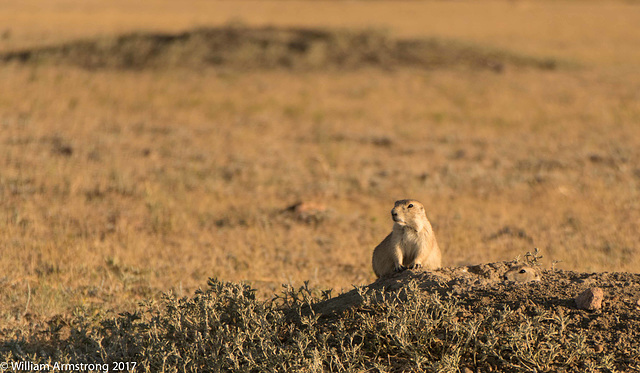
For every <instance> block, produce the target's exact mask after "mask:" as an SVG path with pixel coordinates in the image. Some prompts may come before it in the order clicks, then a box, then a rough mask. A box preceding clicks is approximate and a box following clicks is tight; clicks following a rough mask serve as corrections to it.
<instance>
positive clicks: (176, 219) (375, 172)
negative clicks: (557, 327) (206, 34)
mask: <svg viewBox="0 0 640 373" xmlns="http://www.w3.org/2000/svg"><path fill="white" fill-rule="evenodd" d="M34 4H36V3H35V2H31V3H30V2H25V3H24V4H23V5H20V6H18V5H16V4H14V3H11V2H9V3H6V4H3V6H4V7H6V9H9V10H11V11H10V12H9V11H7V12H2V16H1V17H8V14H11V12H13V13H14V14H15V15H17V16H16V17H13V18H11V19H4V18H2V21H1V22H0V24H3V25H6V26H3V27H6V28H7V29H8V30H10V32H9V33H8V34H7V35H8V36H6V37H5V38H4V39H3V40H2V41H1V42H0V46H1V47H0V48H1V49H2V50H4V51H6V50H19V49H23V48H27V47H30V46H33V45H36V44H37V45H42V44H46V45H52V44H55V42H59V41H65V42H66V41H69V40H77V39H82V38H86V37H87V36H91V35H98V34H100V35H105V34H119V33H121V32H129V31H135V30H141V29H142V30H156V31H157V30H162V31H166V32H172V31H177V30H183V29H186V28H190V27H194V26H202V25H219V24H222V23H224V22H227V21H229V20H231V19H233V18H237V17H238V16H239V15H242V19H243V21H244V22H246V23H247V24H249V25H253V24H266V23H269V24H271V23H272V24H276V25H286V26H289V25H294V26H296V25H302V26H309V27H314V26H323V27H324V26H339V27H345V26H351V25H352V26H354V27H367V26H379V27H383V28H387V29H389V30H390V33H391V34H392V35H399V36H411V37H420V36H432V35H435V36H440V37H445V38H453V39H457V40H460V41H463V42H466V43H474V42H478V43H481V45H482V46H489V47H499V48H503V49H505V50H508V51H511V52H514V53H527V54H529V55H532V56H535V57H539V58H561V59H564V60H566V61H570V62H572V63H575V64H577V65H578V66H581V67H575V68H566V69H565V68H561V69H558V70H554V71H546V70H539V69H534V68H519V67H510V66H507V68H506V69H505V70H504V71H503V72H502V73H495V72H493V71H489V70H478V69H473V68H444V69H437V70H424V69H418V68H401V69H393V70H383V69H378V68H374V67H366V68H362V69H350V70H349V71H340V70H335V69H334V70H332V71H323V70H321V69H319V70H311V71H296V72H295V74H294V73H291V72H290V71H288V70H286V69H275V70H263V69H256V70H251V71H238V70H230V69H216V68H212V67H207V66H201V67H199V68H197V69H186V68H176V69H163V68H158V69H147V70H139V71H130V70H117V69H103V70H92V71H90V70H84V69H82V68H78V67H73V66H69V65H64V64H63V65H59V66H55V65H50V64H45V63H42V64H26V65H23V64H19V63H16V62H12V63H9V64H4V65H2V66H1V67H0V81H2V90H0V161H1V162H2V163H1V169H2V172H1V174H0V206H1V209H0V228H1V229H0V242H1V244H0V245H1V247H2V255H1V257H0V265H1V268H2V269H3V272H2V273H1V274H0V289H2V290H1V291H0V294H1V297H2V302H3V304H5V305H7V306H6V307H5V308H3V311H2V317H3V319H4V320H7V321H11V322H14V321H16V320H18V321H22V320H27V321H28V320H29V319H31V318H36V319H42V318H46V317H50V316H52V315H54V314H57V313H65V312H68V311H69V310H72V309H73V308H74V307H87V308H95V309H116V310H122V309H125V308H127V307H129V306H130V305H131V304H132V303H133V302H136V301H138V300H140V299H142V298H145V297H149V296H155V295H157V294H159V293H160V292H164V291H168V290H173V291H174V292H175V293H177V294H178V295H182V294H185V295H186V294H189V293H191V292H192V290H193V289H195V288H197V287H199V286H203V285H204V284H205V283H206V280H207V278H208V277H217V278H220V279H224V280H225V281H247V282H249V283H251V284H252V285H253V286H254V287H256V288H257V289H258V290H259V292H260V294H261V295H270V294H272V293H273V292H274V291H276V290H277V289H278V288H279V287H280V284H282V283H293V284H298V285H299V284H300V283H302V281H305V280H309V281H310V286H312V287H318V288H323V289H324V288H335V289H342V288H346V289H348V288H350V287H351V285H352V284H365V283H369V282H370V281H372V280H373V279H374V276H373V273H372V271H371V265H370V256H371V251H372V249H373V247H375V245H376V244H377V243H378V242H379V241H380V240H382V238H384V236H385V235H386V234H387V233H388V231H389V230H390V229H391V221H390V219H389V210H390V208H391V207H392V205H393V202H394V201H395V200H396V199H400V198H409V197H410V198H417V199H419V200H421V201H422V202H424V204H425V206H426V207H427V209H428V213H429V217H430V220H431V221H432V223H433V224H434V228H435V231H436V234H437V237H438V240H439V242H440V246H441V247H442V249H443V253H444V255H443V262H444V264H445V265H451V266H453V265H461V264H471V263H479V262H486V261H498V260H508V259H512V258H514V257H515V256H516V255H519V254H522V253H523V252H526V251H528V250H531V249H532V248H533V247H539V248H540V249H541V250H542V253H543V255H544V256H545V260H546V261H547V262H546V263H547V264H548V265H550V264H551V263H552V261H561V262H560V263H559V264H558V265H557V267H560V268H566V269H573V270H580V271H633V272H638V271H639V269H640V259H638V258H639V256H638V254H639V253H638V250H639V248H638V243H637V242H638V232H639V231H640V226H639V223H638V222H639V221H640V209H639V207H640V206H639V202H638V201H639V200H640V199H639V192H640V166H639V165H640V151H639V150H638V149H640V132H638V123H639V122H640V97H639V87H640V73H638V71H637V69H636V66H637V62H638V61H640V56H639V55H638V54H637V53H638V52H637V50H636V49H631V48H630V46H631V45H638V43H639V42H640V33H639V32H640V31H639V30H637V27H635V28H634V27H629V26H628V25H629V24H631V22H633V21H634V17H636V18H637V17H638V16H637V12H629V11H628V10H629V9H630V8H631V9H634V10H635V9H636V8H634V6H633V5H631V4H628V3H617V2H604V3H596V2H593V3H586V4H583V3H579V2H566V3H555V2H541V3H535V4H533V3H518V4H520V5H514V4H511V3H506V2H504V3H503V2H489V3H486V4H485V3H482V2H477V3H476V2H474V3H466V2H453V3H448V2H447V3H441V2H438V3H423V2H411V3H404V2H401V3H396V2H363V3H358V2H349V3H347V4H342V3H340V2H335V3H326V2H319V3H316V2H291V3H289V2H287V3H286V4H285V5H282V4H283V3H278V4H279V7H276V5H274V4H275V3H273V2H253V3H249V2H220V3H219V2H208V1H207V2H198V1H194V2H193V8H189V7H187V6H186V5H180V8H179V9H177V8H176V7H177V5H176V4H177V3H175V2H157V3H156V5H158V7H151V8H147V7H145V8H144V9H143V8H140V6H138V5H134V4H131V5H129V4H130V3H128V2H127V3H124V2H123V3H121V4H119V5H118V3H110V4H116V5H109V6H108V7H107V6H106V5H103V4H102V3H98V2H87V3H86V5H84V6H83V7H80V8H78V9H79V10H73V11H71V10H70V8H69V4H72V3H71V2H62V1H56V2H53V3H51V4H54V5H51V4H50V5H48V6H47V7H43V8H38V9H37V10H36V11H35V13H31V11H32V10H34V9H31V8H30V7H35V5H34ZM56 4H57V5H56ZM83 4H84V3H83ZM129 6H131V8H129ZM275 9H283V11H282V12H278V13H276V12H275ZM296 9H297V10H299V11H301V12H302V13H301V14H302V15H300V16H297V15H296V14H299V13H294V10H296ZM331 9H343V10H344V12H341V13H340V17H338V15H337V14H336V15H333V16H330V15H329V13H326V15H327V16H326V17H318V16H317V15H316V18H313V19H311V18H310V17H311V15H312V14H325V12H329V11H330V10H331ZM204 10H206V11H204ZM129 11H131V12H132V14H141V13H145V12H148V14H149V15H148V16H146V17H142V18H141V19H135V21H134V18H127V17H124V18H122V17H119V15H121V14H123V13H126V12H129ZM260 11H263V13H259V12H260ZM574 11H575V13H574ZM363 12H364V13H363ZM568 13H570V14H575V17H567V18H563V19H562V20H560V19H558V17H560V15H562V14H568ZM610 15H615V16H616V17H618V18H617V19H618V20H619V22H605V16H610ZM156 16H157V17H156ZM131 17H133V16H131ZM447 19H450V20H452V22H448V23H447V22H445V20H447ZM319 20H322V21H319ZM497 20H503V21H504V22H503V23H502V24H501V23H500V22H497ZM525 21H527V22H525ZM587 22H596V23H595V24H594V25H595V26H594V27H585V25H586V23H587ZM445 24H446V25H445ZM625 25H626V26H625ZM445 26H446V27H445ZM594 28H599V30H598V32H596V31H594ZM501 30H502V31H501ZM1 31H2V30H0V32H1ZM623 31H624V32H623ZM299 200H302V201H314V202H317V203H319V204H322V205H324V206H326V207H327V209H328V211H327V214H326V217H324V218H323V219H321V220H320V221H319V222H313V221H312V222H304V221H300V220H298V219H296V217H295V216H292V215H291V214H287V213H285V212H283V210H284V209H286V207H287V206H290V205H291V204H293V203H295V202H296V201H299ZM520 233H522V234H520Z"/></svg>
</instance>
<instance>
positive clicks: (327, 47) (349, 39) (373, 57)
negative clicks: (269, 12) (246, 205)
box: [0, 26, 557, 72]
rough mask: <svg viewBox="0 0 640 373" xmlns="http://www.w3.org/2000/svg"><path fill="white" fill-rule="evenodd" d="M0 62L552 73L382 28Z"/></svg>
mask: <svg viewBox="0 0 640 373" xmlns="http://www.w3.org/2000/svg"><path fill="white" fill-rule="evenodd" d="M0 61H4V62H9V61H19V62H23V63H27V62H32V63H33V62H36V63H52V64H70V65H75V66H81V67H83V68H87V69H97V68H115V69H144V68H150V67H154V68H161V67H178V66H182V67H189V68H193V67H200V66H223V67H229V68H235V69H265V68H266V69H269V68H287V69H318V68H348V69H349V68H351V69H353V68H360V67H365V66H377V67H382V68H395V67H400V66H414V67H420V68H428V69H431V68H439V67H451V66H454V67H455V66H464V67H469V68H474V69H491V70H494V71H497V72H499V71H502V70H503V69H504V68H505V67H507V66H518V67H533V68H539V69H554V68H556V66H557V61H555V60H553V59H546V60H543V59H536V58H531V57H527V56H521V55H517V54H514V53H509V52H506V51H498V50H493V49H489V48H485V47H479V46H474V45H465V44H462V43H458V42H453V41H445V40H438V39H426V40H399V39H394V38H391V37H389V36H387V35H386V34H385V33H383V32H379V31H371V30H369V31H347V30H340V31H331V30H322V29H317V30H316V29H298V28H284V29H281V28H273V27H263V28H247V27H236V26H226V27H220V28H206V29H197V30H193V31H188V32H183V33H179V34H152V33H135V34H128V35H122V36H118V37H110V38H101V39H97V40H82V41H75V42H70V43H68V44H64V45H58V46H49V47H43V48H37V49H31V50H24V51H15V52H9V53H4V54H1V55H0Z"/></svg>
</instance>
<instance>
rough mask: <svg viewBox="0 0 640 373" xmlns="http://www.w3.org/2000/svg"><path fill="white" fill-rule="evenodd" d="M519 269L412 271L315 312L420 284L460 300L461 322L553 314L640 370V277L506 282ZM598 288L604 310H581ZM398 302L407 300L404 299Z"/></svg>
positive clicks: (339, 309) (550, 275) (332, 312)
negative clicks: (582, 300) (581, 301)
mask: <svg viewBox="0 0 640 373" xmlns="http://www.w3.org/2000/svg"><path fill="white" fill-rule="evenodd" d="M517 265H518V263H517V262H500V263H490V264H482V265H477V266H469V267H458V268H443V269H440V270H435V271H411V270H407V271H404V272H401V273H397V274H394V275H391V276H388V277H383V278H380V279H378V280H377V281H376V282H374V283H372V284H371V285H369V286H368V287H365V288H364V289H355V290H352V291H350V292H348V293H345V294H342V295H340V296H338V297H336V298H332V299H329V300H326V301H323V302H320V303H317V304H315V305H314V310H315V312H317V313H319V314H322V315H325V317H326V316H330V317H336V316H337V317H340V316H339V315H341V314H342V313H343V312H344V311H346V310H349V309H352V308H356V309H357V308H358V307H360V304H361V302H362V301H363V299H364V298H366V297H367V294H373V295H374V297H377V298H380V294H385V293H389V292H396V293H397V292H398V291H401V290H402V289H404V288H407V287H408V286H410V284H411V285H412V286H416V285H417V287H418V288H419V289H420V290H422V291H424V292H427V293H431V294H434V293H437V294H438V295H439V296H440V297H441V298H444V299H456V300H457V305H458V306H459V310H458V315H459V316H460V317H461V319H464V318H468V317H472V316H473V315H478V314H482V313H483V312H486V310H487V309H494V310H499V311H500V312H503V313H505V315H506V314H510V313H517V314H521V315H523V316H525V317H532V316H534V315H541V314H548V315H553V317H554V318H557V319H558V320H560V321H559V322H560V323H561V324H562V326H563V327H564V328H566V329H565V330H566V332H567V333H569V332H573V333H575V335H581V336H584V337H585V338H586V342H587V343H588V344H589V345H590V346H591V348H593V349H594V351H596V352H597V353H603V352H604V353H609V354H611V356H612V357H613V358H614V359H615V361H617V362H619V363H621V366H625V367H629V366H635V367H636V369H638V368H640V363H638V361H637V360H636V359H637V358H638V357H640V345H639V343H638V341H640V274H633V273H620V272H616V273H608V272H601V273H579V272H572V271H560V270H545V271H541V281H532V282H528V283H514V282H506V281H504V277H503V276H504V274H505V273H506V272H507V271H508V270H509V269H510V268H513V267H514V266H517ZM592 288H600V289H602V290H603V293H604V300H603V302H602V307H601V309H599V310H595V311H587V310H582V309H579V308H578V306H577V304H576V301H575V298H576V297H577V296H578V295H579V294H581V293H582V292H583V291H585V290H588V289H592ZM385 301H388V300H385ZM396 301H400V302H403V301H404V297H400V298H398V299H396ZM556 321H557V320H556ZM626 364H630V365H626ZM634 364H635V365H634Z"/></svg>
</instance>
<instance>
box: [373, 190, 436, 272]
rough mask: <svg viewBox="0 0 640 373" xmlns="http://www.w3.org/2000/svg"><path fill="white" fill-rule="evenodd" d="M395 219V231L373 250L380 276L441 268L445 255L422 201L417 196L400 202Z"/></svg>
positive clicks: (397, 204) (375, 269)
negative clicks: (407, 270) (418, 269)
mask: <svg viewBox="0 0 640 373" xmlns="http://www.w3.org/2000/svg"><path fill="white" fill-rule="evenodd" d="M391 218H392V219H393V221H394V224H393V230H392V231H391V233H389V235H388V236H387V237H386V238H385V239H384V240H382V242H380V244H378V246H376V248H375V249H374V250H373V258H372V264H373V271H374V272H375V274H376V276H378V277H381V276H384V275H387V274H390V273H393V272H394V271H395V272H399V271H402V270H404V269H407V268H411V269H413V268H420V267H424V268H428V269H436V268H439V267H440V265H441V260H442V258H441V257H442V254H441V253H440V248H439V247H438V243H437V242H436V236H435V235H434V233H433V228H431V223H429V220H428V219H427V214H426V213H425V211H424V206H423V205H422V203H420V202H418V201H416V200H414V199H403V200H400V201H396V203H395V206H394V207H393V209H392V210H391Z"/></svg>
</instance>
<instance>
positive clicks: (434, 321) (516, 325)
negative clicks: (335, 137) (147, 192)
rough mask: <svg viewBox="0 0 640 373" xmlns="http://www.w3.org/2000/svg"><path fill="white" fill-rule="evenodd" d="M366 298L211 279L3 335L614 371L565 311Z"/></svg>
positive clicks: (212, 354)
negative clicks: (323, 306) (132, 304)
mask: <svg viewBox="0 0 640 373" xmlns="http://www.w3.org/2000/svg"><path fill="white" fill-rule="evenodd" d="M356 291H357V292H358V294H359V295H360V297H361V298H362V302H361V303H360V304H359V305H358V306H356V307H354V308H351V309H348V310H347V311H345V312H344V313H341V314H330V315H327V314H325V315H322V314H316V313H314V311H313V307H312V305H313V304H314V303H315V302H319V301H322V300H326V299H328V298H329V292H323V293H322V294H316V293H315V292H314V291H312V290H311V289H309V288H308V286H307V285H306V284H305V286H303V287H301V288H299V289H293V288H291V287H288V288H286V289H285V291H284V292H283V293H282V295H279V296H276V297H275V298H273V299H271V300H269V301H260V300H257V299H256V297H255V291H254V290H253V289H251V288H250V287H249V286H247V285H242V284H234V283H225V282H220V281H217V280H210V281H209V288H208V289H207V290H206V291H197V292H196V294H195V295H194V296H193V297H191V298H186V297H184V298H181V299H178V298H176V297H175V296H173V295H171V294H167V295H166V296H165V297H164V299H163V300H162V302H161V303H160V304H156V303H146V304H143V305H141V307H140V309H139V310H138V311H137V312H134V313H124V314H121V315H119V316H118V317H115V318H108V319H105V320H102V321H99V320H95V319H94V318H92V317H89V316H88V315H87V314H83V313H80V314H77V315H76V316H75V318H74V319H73V320H71V321H70V323H69V324H70V325H71V330H70V331H67V333H68V337H66V338H61V334H60V333H62V330H63V329H65V328H66V327H63V326H61V325H60V323H59V322H54V321H52V322H50V324H49V328H48V329H47V330H45V331H43V332H42V333H40V334H39V335H37V336H35V335H33V336H32V337H31V339H30V340H24V339H14V340H13V341H11V342H5V343H4V345H3V346H2V349H1V350H0V352H1V355H3V358H4V359H5V360H9V361H18V360H24V361H32V362H40V363H51V364H52V363H53V362H55V361H64V362H74V363H84V364H113V363H114V362H122V361H129V362H136V365H137V366H136V368H135V369H136V370H137V371H147V372H157V371H164V372H183V371H188V372H202V371H206V372H220V371H247V372H248V371H253V372H258V371H274V372H275V371H281V372H291V371H353V372H355V371H370V370H375V371H398V372H399V371H408V370H425V371H438V372H457V371H460V370H462V369H464V368H465V367H466V368H470V369H472V370H476V369H480V370H482V371H488V370H495V369H498V370H500V371H557V370H560V369H565V370H566V371H585V369H586V370H596V369H605V370H615V368H616V366H615V364H614V358H613V356H612V355H609V354H597V353H595V352H594V350H593V349H592V348H590V347H589V346H588V345H587V343H586V339H587V338H586V336H585V335H584V334H582V333H579V332H575V331H572V330H571V329H570V328H569V325H570V324H571V323H572V321H571V320H570V319H569V318H567V317H565V316H564V314H563V313H562V312H559V311H557V310H554V311H550V310H541V311H539V312H524V311H522V310H513V309H510V308H509V307H508V306H506V305H504V304H502V305H501V304H494V305H493V306H491V307H483V308H482V309H483V310H482V311H481V312H468V311H466V310H465V309H464V307H462V306H461V304H459V302H458V301H457V299H456V298H455V297H447V298H445V297H443V296H441V295H439V294H438V292H434V293H427V292H424V291H422V290H420V288H419V286H418V283H417V282H415V281H412V282H409V283H408V284H407V285H406V286H405V287H403V288H401V289H400V290H396V291H384V290H371V289H366V288H357V289H356Z"/></svg>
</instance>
